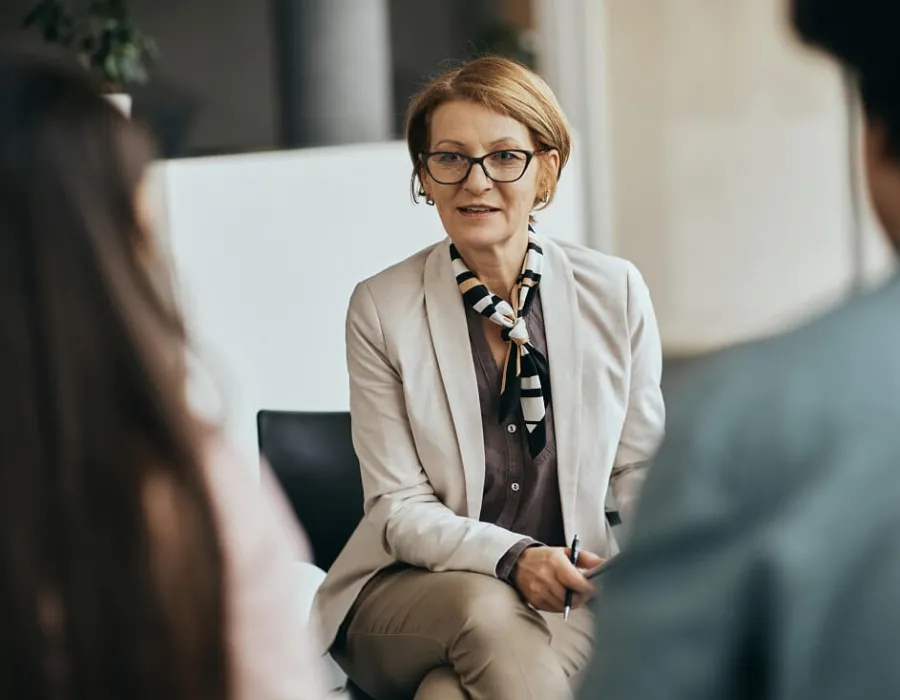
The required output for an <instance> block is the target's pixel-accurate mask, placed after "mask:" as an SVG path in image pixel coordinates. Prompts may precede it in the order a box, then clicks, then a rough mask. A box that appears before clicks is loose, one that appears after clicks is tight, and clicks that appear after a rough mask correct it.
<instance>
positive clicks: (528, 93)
mask: <svg viewBox="0 0 900 700" xmlns="http://www.w3.org/2000/svg"><path fill="white" fill-rule="evenodd" d="M454 100H462V101H467V102H474V103H476V104H479V105H481V106H482V107H485V108H487V109H489V110H491V111H493V112H497V113H498V114H503V115H505V116H508V117H512V118H513V119H515V120H516V121H518V122H519V123H521V124H523V125H524V126H525V127H526V128H527V129H528V131H529V133H530V134H531V138H532V140H533V141H534V145H535V148H536V149H537V150H538V151H541V150H550V149H552V150H555V151H557V153H559V168H558V169H557V171H556V172H555V173H546V172H545V174H544V178H545V181H546V180H547V179H549V183H547V184H546V185H543V186H542V187H541V188H540V190H543V192H547V193H549V194H548V196H547V197H546V198H544V197H542V196H541V195H542V194H543V192H540V191H539V194H538V196H536V197H535V200H534V208H535V209H536V210H540V209H543V208H544V207H546V206H547V205H548V204H550V202H552V201H553V197H554V195H555V194H556V185H557V183H558V182H559V178H560V176H561V175H562V171H563V168H564V167H565V165H566V162H567V161H568V160H569V154H570V153H571V151H572V131H571V128H570V127H569V121H568V120H567V119H566V115H565V114H563V111H562V108H561V107H560V106H559V101H558V100H557V99H556V95H554V94H553V91H552V90H551V89H550V86H549V85H547V83H546V82H544V79H543V78H541V77H540V76H539V75H537V74H536V73H534V72H533V71H531V70H529V69H528V68H526V67H525V66H523V65H521V64H519V63H516V62H515V61H511V60H510V59H508V58H503V57H501V56H482V57H480V58H476V59H473V60H471V61H468V62H466V63H464V64H462V65H461V66H459V67H457V68H454V69H452V70H449V71H447V72H445V73H443V74H442V75H440V76H438V77H437V78H434V79H433V80H431V81H430V82H428V83H427V84H426V85H425V86H424V87H423V88H422V89H421V90H419V92H418V93H417V94H416V95H415V97H413V99H412V101H411V102H410V105H409V108H408V109H407V111H406V144H407V146H408V148H409V156H410V158H411V159H412V163H413V173H412V179H411V181H410V189H411V192H412V197H413V201H418V197H420V196H422V195H423V194H424V191H423V189H422V181H423V180H422V175H423V167H424V166H423V163H422V157H421V156H422V153H423V152H425V151H427V150H428V144H429V138H430V134H429V126H430V124H429V123H430V121H431V115H432V114H433V113H434V110H435V109H437V107H438V106H440V105H442V104H443V103H445V102H450V101H454Z"/></svg>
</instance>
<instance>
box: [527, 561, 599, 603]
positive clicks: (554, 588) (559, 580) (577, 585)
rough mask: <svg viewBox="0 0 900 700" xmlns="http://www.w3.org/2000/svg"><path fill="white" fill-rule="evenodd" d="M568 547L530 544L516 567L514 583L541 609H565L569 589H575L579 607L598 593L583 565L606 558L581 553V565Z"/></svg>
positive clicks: (596, 563) (574, 601) (595, 563)
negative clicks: (575, 561) (573, 560)
mask: <svg viewBox="0 0 900 700" xmlns="http://www.w3.org/2000/svg"><path fill="white" fill-rule="evenodd" d="M569 556H570V554H569V548H568V547H529V548H528V549H526V550H525V551H524V552H522V554H520V555H519V559H518V561H517V562H516V566H515V568H514V569H513V575H512V580H513V585H515V587H516V589H518V591H519V593H520V594H521V595H522V597H523V598H525V600H526V601H528V603H530V604H531V605H532V606H533V607H535V608H537V609H538V610H544V611H545V612H558V613H561V612H562V611H563V608H564V606H565V599H566V589H571V590H572V593H573V594H574V595H573V597H572V607H573V608H574V607H578V606H579V605H581V604H582V603H583V602H584V601H585V600H586V599H587V598H589V597H590V596H591V595H592V594H593V593H594V586H593V585H592V584H591V582H590V581H588V579H586V578H585V577H584V574H582V573H581V571H579V569H589V568H591V567H594V566H599V565H600V564H602V563H603V559H602V558H600V557H598V556H597V555H596V554H592V553H591V552H579V553H578V568H576V567H575V566H573V565H572V562H570V561H569Z"/></svg>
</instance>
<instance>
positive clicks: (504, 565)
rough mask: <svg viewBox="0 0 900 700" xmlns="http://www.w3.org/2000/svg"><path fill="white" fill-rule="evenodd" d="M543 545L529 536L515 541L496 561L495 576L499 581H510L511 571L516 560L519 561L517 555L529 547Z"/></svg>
mask: <svg viewBox="0 0 900 700" xmlns="http://www.w3.org/2000/svg"><path fill="white" fill-rule="evenodd" d="M543 546H544V545H543V544H541V543H540V542H538V541H537V540H533V539H531V538H530V537H524V538H522V539H521V540H519V541H518V542H516V543H515V544H514V545H513V546H512V547H510V548H509V550H508V551H507V552H506V554H504V555H503V556H502V557H500V561H498V562H497V578H499V579H500V580H501V581H506V582H507V583H510V584H511V583H512V572H513V569H514V568H515V567H516V562H517V561H519V557H520V556H521V555H522V552H524V551H525V550H526V549H528V548H529V547H543Z"/></svg>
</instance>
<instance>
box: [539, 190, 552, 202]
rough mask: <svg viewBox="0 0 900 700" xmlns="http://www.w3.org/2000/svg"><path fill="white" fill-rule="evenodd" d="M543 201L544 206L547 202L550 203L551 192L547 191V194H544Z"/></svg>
mask: <svg viewBox="0 0 900 700" xmlns="http://www.w3.org/2000/svg"><path fill="white" fill-rule="evenodd" d="M541 201H542V202H543V203H544V204H546V203H547V202H549V201H550V190H547V191H546V192H544V196H543V197H541Z"/></svg>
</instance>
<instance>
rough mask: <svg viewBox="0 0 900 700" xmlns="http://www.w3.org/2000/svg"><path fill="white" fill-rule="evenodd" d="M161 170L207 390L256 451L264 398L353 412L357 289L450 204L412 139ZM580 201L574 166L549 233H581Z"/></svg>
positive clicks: (404, 252) (420, 239)
mask: <svg viewBox="0 0 900 700" xmlns="http://www.w3.org/2000/svg"><path fill="white" fill-rule="evenodd" d="M575 171H576V169H575V168H573V169H572V172H575ZM157 175H158V177H159V181H158V184H160V185H161V186H162V188H163V190H164V193H165V194H164V198H165V210H166V229H167V231H166V236H167V238H168V240H169V245H170V248H171V253H172V256H173V259H174V263H175V267H176V271H177V275H178V279H179V282H180V286H181V293H182V296H183V298H184V299H185V303H186V312H187V315H188V319H189V323H190V326H191V329H192V332H193V334H194V336H195V338H196V340H197V345H198V349H199V353H200V358H201V361H202V363H203V365H204V366H205V367H207V368H209V369H210V370H211V371H209V372H204V373H203V377H204V380H203V382H202V383H201V384H200V385H199V388H198V389H197V391H198V392H199V393H198V395H197V400H198V401H200V402H201V404H202V405H203V406H204V407H211V408H213V409H214V410H218V409H221V416H222V419H223V422H224V424H225V426H226V429H227V431H228V434H229V436H230V437H231V439H232V440H233V441H234V442H235V443H236V444H237V445H238V447H239V448H240V449H241V450H242V452H244V453H245V455H247V456H248V457H251V456H253V455H255V454H256V432H255V422H254V421H255V415H256V411H257V410H259V409H260V408H270V409H290V410H346V408H347V405H348V397H347V394H348V390H347V376H346V368H345V355H344V317H345V314H346V309H347V302H348V300H349V298H350V294H351V292H352V291H353V287H354V286H355V284H356V283H357V282H358V281H360V280H361V279H363V278H365V277H367V276H369V275H372V274H374V273H376V272H378V271H379V270H381V269H382V268H384V267H386V266H388V265H390V264H392V263H394V262H398V261H400V260H402V259H403V258H405V257H407V256H409V255H411V254H413V253H414V252H416V251H417V250H419V249H421V248H423V247H425V246H427V245H429V244H430V243H433V242H435V241H437V240H440V239H441V238H442V237H443V230H442V228H441V226H440V222H439V220H438V217H437V212H436V211H435V210H434V209H433V208H431V207H428V206H426V205H425V204H424V203H422V204H419V205H418V206H416V205H413V204H412V202H411V200H410V196H409V175H410V166H409V158H408V156H407V154H406V146H405V144H404V143H400V142H390V143H383V144H370V145H363V146H340V147H334V148H322V149H310V150H299V151H290V152H281V153H266V154H256V155H242V156H228V157H217V158H202V159H192V160H179V161H172V162H169V163H165V164H163V165H162V166H161V168H160V169H159V171H158V173H157ZM581 211H582V206H581V203H580V192H579V182H578V180H577V178H571V177H567V176H566V175H564V177H563V180H562V183H561V185H560V189H559V194H558V196H557V198H556V200H555V201H554V203H553V205H552V206H551V207H550V208H549V209H548V210H547V211H546V212H542V213H541V214H540V215H539V228H540V231H541V232H543V233H545V234H546V235H548V236H552V237H555V238H560V239H565V240H575V241H581V240H583V226H582V217H581ZM210 379H211V380H212V383H210V382H209V380H210Z"/></svg>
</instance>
